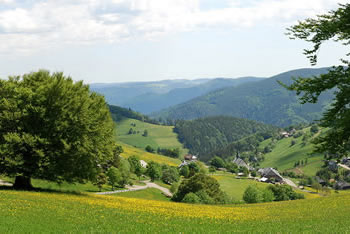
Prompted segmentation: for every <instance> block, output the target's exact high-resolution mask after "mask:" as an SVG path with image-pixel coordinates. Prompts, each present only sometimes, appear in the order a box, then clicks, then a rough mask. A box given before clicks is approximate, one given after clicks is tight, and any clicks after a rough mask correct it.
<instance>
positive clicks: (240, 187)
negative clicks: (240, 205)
mask: <svg viewBox="0 0 350 234" xmlns="http://www.w3.org/2000/svg"><path fill="white" fill-rule="evenodd" d="M212 177H213V178H215V179H216V180H217V181H218V182H219V184H220V188H221V189H222V190H223V191H224V192H225V193H226V194H227V195H228V196H229V197H230V198H231V199H232V200H233V201H242V200H243V199H242V197H243V193H244V191H245V190H246V188H247V187H248V186H250V185H256V186H257V187H259V188H266V187H267V186H268V185H269V184H267V183H262V182H258V181H255V180H252V179H247V178H241V179H236V178H235V175H233V174H228V173H227V174H220V175H213V176H212Z"/></svg>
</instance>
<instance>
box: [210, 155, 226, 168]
mask: <svg viewBox="0 0 350 234" xmlns="http://www.w3.org/2000/svg"><path fill="white" fill-rule="evenodd" d="M210 165H212V166H214V167H216V168H222V167H225V166H226V163H225V161H224V160H223V159H222V158H220V157H218V156H215V157H214V158H212V160H211V161H210Z"/></svg>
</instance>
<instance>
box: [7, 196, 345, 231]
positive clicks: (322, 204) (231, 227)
mask: <svg viewBox="0 0 350 234" xmlns="http://www.w3.org/2000/svg"><path fill="white" fill-rule="evenodd" d="M0 217H1V219H0V233H43V232H69V233H72V232H73V233H76V232H78V233H85V232H89V233H91V232H103V233H107V232H112V233H115V232H118V233H135V232H136V233H156V232H158V233H180V232H181V233H183V232H187V233H194V232H196V233H214V232H215V233H232V232H260V233H301V232H302V233H315V232H319V233H345V232H348V231H349V225H350V194H349V193H340V194H337V195H331V196H328V197H320V198H315V199H305V200H296V201H285V202H273V203H260V204H251V205H247V204H241V205H231V206H214V205H213V206H209V205H190V204H183V203H173V202H166V201H154V200H152V201H151V200H145V199H135V198H126V197H118V196H103V195H85V194H83V195H72V194H62V193H39V192H23V191H7V190H0Z"/></svg>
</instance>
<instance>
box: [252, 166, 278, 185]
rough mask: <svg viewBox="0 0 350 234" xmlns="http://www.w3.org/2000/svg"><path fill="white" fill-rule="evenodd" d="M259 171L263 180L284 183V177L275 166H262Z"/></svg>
mask: <svg viewBox="0 0 350 234" xmlns="http://www.w3.org/2000/svg"><path fill="white" fill-rule="evenodd" d="M258 173H259V174H260V175H261V179H260V181H261V182H278V183H284V178H283V177H282V176H281V175H280V173H279V172H278V171H277V170H275V169H273V168H270V167H269V168H262V169H259V170H258Z"/></svg>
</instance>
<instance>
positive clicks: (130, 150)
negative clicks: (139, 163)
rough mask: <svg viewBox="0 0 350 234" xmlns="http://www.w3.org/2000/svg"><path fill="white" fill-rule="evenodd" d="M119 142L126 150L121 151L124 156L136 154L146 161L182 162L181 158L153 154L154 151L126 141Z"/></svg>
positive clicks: (175, 164)
mask: <svg viewBox="0 0 350 234" xmlns="http://www.w3.org/2000/svg"><path fill="white" fill-rule="evenodd" d="M118 144H119V145H121V146H122V147H123V150H124V152H123V153H121V156H122V157H124V158H129V157H130V156H133V155H135V156H138V157H139V158H140V159H142V160H144V161H146V162H150V161H154V162H157V163H160V164H167V165H170V166H178V165H179V164H180V163H181V161H180V159H176V158H170V157H167V156H163V155H158V154H153V153H148V152H145V151H143V150H141V149H138V148H135V147H132V146H130V145H127V144H125V143H120V142H119V143H118Z"/></svg>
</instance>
